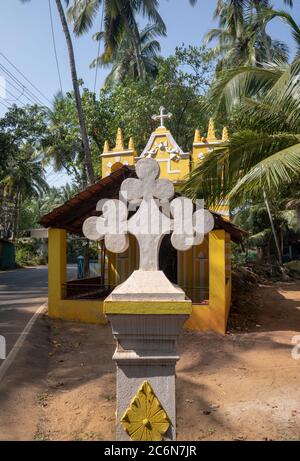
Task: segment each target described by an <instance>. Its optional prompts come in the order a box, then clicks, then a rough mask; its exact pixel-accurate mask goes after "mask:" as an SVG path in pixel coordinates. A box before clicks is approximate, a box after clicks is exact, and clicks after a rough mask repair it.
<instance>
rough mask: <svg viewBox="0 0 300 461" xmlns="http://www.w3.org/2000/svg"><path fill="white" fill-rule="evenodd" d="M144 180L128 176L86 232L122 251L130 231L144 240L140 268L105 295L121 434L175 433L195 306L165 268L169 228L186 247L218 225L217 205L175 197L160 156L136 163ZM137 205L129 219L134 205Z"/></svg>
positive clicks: (172, 436)
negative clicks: (180, 340) (183, 353)
mask: <svg viewBox="0 0 300 461" xmlns="http://www.w3.org/2000/svg"><path fill="white" fill-rule="evenodd" d="M136 173H137V176H138V179H126V180H125V181H124V182H123V184H122V186H121V194H120V200H108V201H104V202H103V201H102V202H100V203H99V204H98V206H97V209H98V210H100V211H102V216H100V217H92V218H89V219H87V220H86V221H85V223H84V226H83V232H84V234H85V235H86V237H87V238H89V239H92V240H100V239H103V238H104V239H105V244H106V247H107V249H108V250H109V251H112V252H116V253H122V252H124V251H125V250H126V249H127V248H128V245H129V239H128V234H132V235H134V236H135V238H136V239H137V242H138V245H139V253H140V267H139V269H138V270H137V271H134V272H133V273H132V275H131V276H130V277H129V278H128V279H127V280H126V281H125V282H124V283H122V284H121V285H119V286H118V287H116V288H115V289H114V290H113V292H112V293H111V294H110V296H108V298H107V299H106V300H105V303H104V307H105V313H106V315H107V317H108V318H109V320H110V323H111V326H112V331H113V335H114V337H115V338H116V340H117V348H116V352H115V354H114V356H113V360H115V362H116V364H117V412H116V426H117V429H116V430H117V440H162V439H164V440H175V439H176V411H175V365H176V362H177V360H178V359H179V356H178V353H177V352H176V340H177V337H178V335H179V333H180V331H181V328H182V325H183V323H184V322H185V320H186V319H187V318H188V316H189V315H190V313H191V301H190V300H189V299H187V297H186V295H185V293H184V291H183V290H182V289H181V288H180V287H178V286H176V285H174V284H172V283H171V282H170V281H169V280H168V279H167V277H166V276H165V274H164V273H163V272H162V271H160V270H159V266H158V260H159V249H160V245H161V242H162V240H163V238H164V236H165V235H167V234H172V236H171V242H172V244H173V246H174V247H175V248H176V249H177V250H179V251H186V250H188V249H190V248H191V247H192V246H193V245H199V244H200V243H201V242H202V241H203V239H204V235H205V234H206V233H207V232H209V231H210V230H212V229H213V225H214V221H213V217H212V215H211V214H210V213H209V211H207V210H204V209H203V208H200V209H198V210H196V211H195V212H194V205H193V203H192V202H191V201H190V200H189V199H186V198H184V197H179V198H176V199H174V200H172V201H171V203H170V200H171V199H172V198H173V197H174V186H173V184H172V183H171V181H169V180H167V179H158V177H159V174H160V169H159V165H158V163H157V162H156V161H155V160H153V159H151V158H145V159H141V160H139V161H138V163H137V165H136ZM133 208H135V209H137V211H136V213H135V214H134V215H133V216H132V217H131V218H130V219H129V220H128V219H127V218H128V209H131V210H132V209H133Z"/></svg>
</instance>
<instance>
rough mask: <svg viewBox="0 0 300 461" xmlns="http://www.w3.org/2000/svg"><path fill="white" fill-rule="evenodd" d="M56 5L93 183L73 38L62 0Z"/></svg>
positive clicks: (89, 172) (87, 168) (88, 172)
mask: <svg viewBox="0 0 300 461" xmlns="http://www.w3.org/2000/svg"><path fill="white" fill-rule="evenodd" d="M56 6H57V9H58V12H59V16H60V20H61V24H62V28H63V31H64V34H65V38H66V42H67V47H68V52H69V61H70V67H71V75H72V82H73V88H74V95H75V101H76V107H77V112H78V119H79V125H80V132H81V138H82V144H83V149H84V158H85V168H86V172H87V177H88V181H89V183H90V184H92V183H94V182H95V175H94V169H93V162H92V156H91V151H90V146H89V140H88V134H87V129H86V123H85V118H84V113H83V109H82V102H81V96H80V91H79V84H78V78H77V70H76V64H75V57H74V49H73V44H72V39H71V35H70V31H69V27H68V24H67V20H66V16H65V12H64V9H63V6H62V4H61V0H56Z"/></svg>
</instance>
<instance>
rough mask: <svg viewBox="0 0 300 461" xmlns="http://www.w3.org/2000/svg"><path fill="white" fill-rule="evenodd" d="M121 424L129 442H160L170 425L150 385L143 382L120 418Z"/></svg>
mask: <svg viewBox="0 0 300 461" xmlns="http://www.w3.org/2000/svg"><path fill="white" fill-rule="evenodd" d="M121 424H122V427H123V429H124V431H125V432H127V434H128V435H129V437H130V438H131V440H135V441H145V442H146V441H151V440H153V441H161V440H162V438H163V435H164V434H165V433H166V432H167V430H168V429H169V427H170V425H171V423H170V420H169V418H168V415H167V413H166V412H165V410H164V409H163V407H162V406H161V403H160V402H159V400H158V399H157V397H156V395H155V394H154V391H153V389H152V387H151V384H150V383H149V382H148V381H144V383H143V384H142V386H141V387H140V389H139V391H138V393H137V395H136V396H135V397H134V398H133V400H132V402H131V404H130V407H129V408H128V409H127V410H126V412H125V413H124V415H123V417H122V418H121Z"/></svg>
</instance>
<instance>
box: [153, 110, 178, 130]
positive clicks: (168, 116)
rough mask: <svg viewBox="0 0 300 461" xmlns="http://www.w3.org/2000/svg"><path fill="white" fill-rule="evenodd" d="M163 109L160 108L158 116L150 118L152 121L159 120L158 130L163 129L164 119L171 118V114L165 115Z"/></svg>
mask: <svg viewBox="0 0 300 461" xmlns="http://www.w3.org/2000/svg"><path fill="white" fill-rule="evenodd" d="M165 110H166V109H165V108H164V107H163V106H161V107H160V108H159V115H153V116H152V120H160V126H159V128H164V127H165V126H164V119H170V118H172V116H173V114H171V112H169V113H168V114H165Z"/></svg>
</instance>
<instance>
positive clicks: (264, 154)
mask: <svg viewBox="0 0 300 461" xmlns="http://www.w3.org/2000/svg"><path fill="white" fill-rule="evenodd" d="M268 15H269V17H279V18H281V19H282V20H284V21H285V22H286V23H288V24H289V25H290V27H291V28H292V31H293V36H294V39H295V41H296V45H297V53H296V57H295V58H294V60H293V62H292V63H291V64H290V65H288V64H287V63H267V64H264V65H262V66H261V67H241V68H238V69H232V70H229V71H227V72H225V73H224V74H223V75H222V77H221V78H220V79H219V80H218V81H217V82H216V83H215V84H214V85H213V89H212V94H211V99H210V105H212V106H214V105H215V106H216V107H219V106H220V105H221V106H222V108H223V107H226V108H227V110H228V112H229V113H232V111H234V110H238V115H239V118H240V122H241V124H242V125H243V126H247V127H248V128H247V129H242V130H240V131H238V132H236V133H235V134H233V135H232V136H231V139H230V141H229V142H228V143H227V144H226V145H224V146H223V147H222V148H220V149H216V150H215V151H214V152H213V153H211V154H210V155H208V156H207V157H206V159H205V160H204V162H203V163H202V164H201V165H199V166H198V167H197V168H196V169H195V170H194V171H193V172H192V175H191V178H190V179H189V180H188V181H187V183H186V185H185V188H184V189H185V192H186V193H188V194H189V195H190V196H192V197H194V198H195V197H199V196H201V197H203V198H205V200H206V201H207V202H208V203H210V204H217V203H220V201H222V200H224V199H225V198H229V199H230V200H231V204H232V206H233V207H234V206H240V205H241V204H243V203H249V202H250V201H252V202H257V201H259V200H262V199H264V198H265V197H266V196H268V197H272V196H277V195H278V193H279V191H281V190H282V189H283V188H285V187H286V186H287V185H288V184H294V183H295V181H298V175H299V172H300V104H299V94H300V28H299V26H298V25H297V24H296V22H295V21H294V20H293V18H292V17H291V16H290V15H289V14H288V13H286V12H282V11H279V12H278V11H269V12H268ZM224 173H225V174H224ZM208 178H210V179H208Z"/></svg>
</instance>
